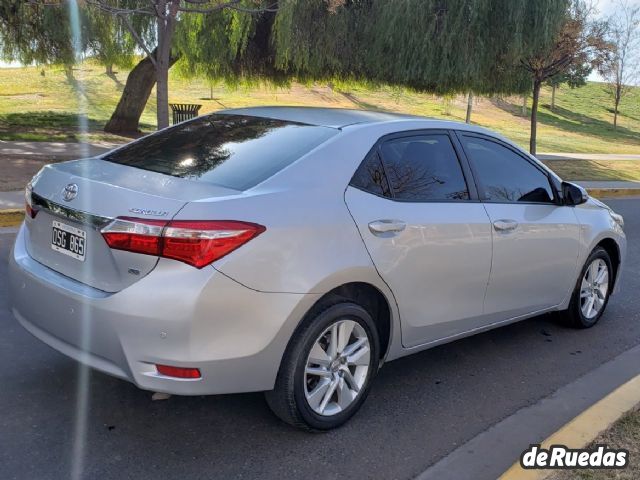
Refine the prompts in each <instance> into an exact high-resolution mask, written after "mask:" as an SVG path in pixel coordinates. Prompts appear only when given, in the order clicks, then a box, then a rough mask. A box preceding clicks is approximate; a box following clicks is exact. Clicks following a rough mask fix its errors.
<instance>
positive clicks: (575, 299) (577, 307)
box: [561, 247, 614, 328]
mask: <svg viewBox="0 0 640 480" xmlns="http://www.w3.org/2000/svg"><path fill="white" fill-rule="evenodd" d="M596 259H601V260H602V261H604V263H605V264H606V265H607V268H608V270H609V272H608V274H609V280H608V288H607V293H606V296H605V299H604V304H603V305H602V307H601V308H600V310H599V311H598V313H597V314H596V315H595V316H594V317H592V318H587V317H586V316H585V315H584V314H583V312H582V308H581V299H580V290H581V285H582V279H583V277H584V275H585V273H586V271H587V268H589V266H590V265H591V263H592V262H593V261H594V260H596ZM613 280H614V271H613V266H612V264H611V258H610V257H609V254H608V253H607V251H606V250H605V249H604V248H602V247H596V248H595V249H594V250H593V251H592V252H591V254H590V255H589V257H588V258H587V261H586V262H585V264H584V266H583V267H582V270H580V275H579V277H578V280H577V282H576V286H575V288H574V290H573V294H572V295H571V302H570V303H569V308H568V309H567V310H565V311H563V312H561V313H562V319H563V320H564V322H565V323H566V324H567V325H569V326H571V327H573V328H591V327H593V326H594V325H595V324H596V323H598V320H600V317H601V316H602V314H603V313H604V311H605V309H606V308H607V304H608V303H609V297H610V296H611V289H612V287H613Z"/></svg>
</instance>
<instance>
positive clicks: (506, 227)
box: [493, 219, 518, 232]
mask: <svg viewBox="0 0 640 480" xmlns="http://www.w3.org/2000/svg"><path fill="white" fill-rule="evenodd" d="M493 228H494V229H495V230H496V231H497V232H511V231H513V230H515V229H516V228H518V222H516V221H515V220H504V219H501V220H496V221H495V222H493Z"/></svg>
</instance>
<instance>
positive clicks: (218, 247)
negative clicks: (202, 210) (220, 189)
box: [102, 217, 265, 268]
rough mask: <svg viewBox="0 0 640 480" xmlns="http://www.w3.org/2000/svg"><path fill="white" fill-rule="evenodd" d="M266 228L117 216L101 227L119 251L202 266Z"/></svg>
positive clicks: (212, 222) (110, 243) (253, 224)
mask: <svg viewBox="0 0 640 480" xmlns="http://www.w3.org/2000/svg"><path fill="white" fill-rule="evenodd" d="M264 231H265V228H264V227H263V226H262V225H257V224H255V223H248V222H238V221H233V220H201V221H198V220H174V221H164V220H147V219H141V218H130V217H118V218H116V219H115V220H114V221H113V222H111V223H110V224H109V225H107V226H106V227H105V228H103V229H102V236H103V237H104V239H105V240H106V242H107V244H108V245H109V246H110V247H111V248H114V249H117V250H126V251H129V252H136V253H144V254H147V255H156V256H160V257H165V258H172V259H174V260H179V261H181V262H185V263H188V264H189V265H193V266H194V267H197V268H202V267H204V266H205V265H209V264H210V263H212V262H215V261H216V260H218V259H220V258H222V257H224V256H225V255H227V254H228V253H230V252H232V251H233V250H235V249H236V248H238V247H240V246H241V245H244V244H245V243H247V242H248V241H249V240H251V239H252V238H255V237H256V236H258V235H260V234H261V233H262V232H264Z"/></svg>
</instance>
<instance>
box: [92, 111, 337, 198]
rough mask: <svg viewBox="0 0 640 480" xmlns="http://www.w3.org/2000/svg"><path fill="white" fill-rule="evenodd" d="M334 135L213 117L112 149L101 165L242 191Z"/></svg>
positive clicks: (279, 124)
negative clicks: (125, 167) (119, 165)
mask: <svg viewBox="0 0 640 480" xmlns="http://www.w3.org/2000/svg"><path fill="white" fill-rule="evenodd" d="M336 133H338V130H336V129H333V128H328V127H318V126H312V125H306V124H302V123H295V122H287V121H283V120H274V119H270V118H260V117H250V116H245V115H224V114H213V115H207V116H203V117H200V118H197V119H196V120H194V121H191V122H186V123H182V124H179V125H176V126H175V127H172V128H169V129H167V130H164V131H162V132H159V133H156V134H153V135H149V136H148V137H145V138H143V139H141V140H138V141H137V142H134V143H132V144H129V145H126V146H124V147H122V148H120V149H118V150H115V151H113V152H111V153H109V154H107V155H106V156H105V157H103V158H104V159H105V160H108V161H110V162H115V163H119V164H122V165H129V166H131V167H137V168H142V169H144V170H150V171H152V172H158V173H164V174H167V175H173V176H175V177H184V178H190V179H196V180H200V181H203V182H208V183H213V184H216V185H220V186H223V187H228V188H233V189H235V190H246V189H248V188H251V187H253V186H255V185H257V184H258V183H260V182H262V181H264V180H266V179H267V178H269V177H271V176H272V175H274V174H275V173H277V172H278V171H280V170H282V169H283V168H284V167H286V166H287V165H290V164H291V163H293V162H294V161H296V160H297V159H298V158H300V157H301V156H303V155H304V154H306V153H308V152H309V151H311V150H312V149H314V148H315V147H317V146H318V145H320V144H321V143H323V142H325V141H326V140H328V139H329V138H331V137H332V136H333V135H335V134H336Z"/></svg>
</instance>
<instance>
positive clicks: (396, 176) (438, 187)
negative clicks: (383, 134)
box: [380, 134, 469, 202]
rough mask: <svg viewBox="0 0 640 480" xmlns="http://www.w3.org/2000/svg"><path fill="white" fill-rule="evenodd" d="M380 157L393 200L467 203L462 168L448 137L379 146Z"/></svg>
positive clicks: (416, 138)
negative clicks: (458, 201) (460, 201)
mask: <svg viewBox="0 0 640 480" xmlns="http://www.w3.org/2000/svg"><path fill="white" fill-rule="evenodd" d="M380 153H381V157H382V162H383V163H384V169H385V171H386V173H387V177H388V179H389V184H390V187H391V192H392V193H393V196H394V198H395V199H397V200H407V201H414V202H424V201H452V200H468V199H469V190H468V189H467V184H466V182H465V179H464V175H463V173H462V168H461V167H460V163H459V161H458V157H457V155H456V152H455V150H454V148H453V145H452V143H451V140H450V139H449V136H448V135H445V134H432V135H418V136H412V137H402V138H397V139H393V140H389V141H386V142H384V143H383V144H382V146H381V147H380Z"/></svg>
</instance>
